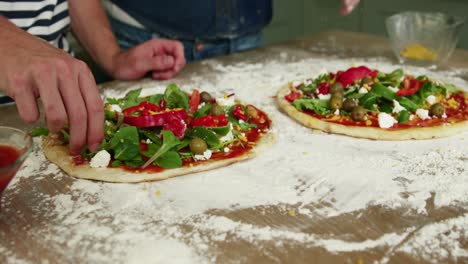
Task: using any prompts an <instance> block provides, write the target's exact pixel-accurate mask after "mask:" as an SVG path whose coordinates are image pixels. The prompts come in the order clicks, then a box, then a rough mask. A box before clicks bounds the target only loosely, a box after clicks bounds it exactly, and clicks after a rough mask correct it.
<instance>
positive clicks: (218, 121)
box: [190, 114, 228, 127]
mask: <svg viewBox="0 0 468 264" xmlns="http://www.w3.org/2000/svg"><path fill="white" fill-rule="evenodd" d="M227 124H228V120H227V118H226V115H224V114H220V115H216V116H213V115H211V114H210V115H207V116H203V117H199V118H196V119H193V120H192V122H191V123H190V125H191V126H192V127H195V126H203V127H222V126H226V125H227Z"/></svg>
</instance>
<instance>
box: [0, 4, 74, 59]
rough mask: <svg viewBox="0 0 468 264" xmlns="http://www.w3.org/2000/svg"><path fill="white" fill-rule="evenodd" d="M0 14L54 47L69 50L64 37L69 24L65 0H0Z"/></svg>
mask: <svg viewBox="0 0 468 264" xmlns="http://www.w3.org/2000/svg"><path fill="white" fill-rule="evenodd" d="M0 16H4V17H6V18H8V19H9V20H10V22H12V23H13V24H15V25H16V26H17V27H19V28H21V29H23V30H25V31H26V32H28V33H30V34H32V35H35V36H37V37H40V38H42V39H44V40H46V41H48V42H49V43H50V44H52V45H54V46H55V47H57V48H60V49H63V50H65V51H67V52H70V47H69V45H68V41H67V39H66V38H65V33H66V32H67V30H68V26H69V24H70V17H69V16H68V2H67V0H8V1H2V0H0Z"/></svg>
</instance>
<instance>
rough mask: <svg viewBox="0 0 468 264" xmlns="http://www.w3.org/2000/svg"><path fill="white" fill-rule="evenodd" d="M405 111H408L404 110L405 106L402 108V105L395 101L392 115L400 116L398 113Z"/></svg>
mask: <svg viewBox="0 0 468 264" xmlns="http://www.w3.org/2000/svg"><path fill="white" fill-rule="evenodd" d="M404 110H406V108H404V107H403V106H401V104H400V103H399V102H398V101H397V100H395V99H393V110H392V113H396V114H398V113H400V112H401V111H404Z"/></svg>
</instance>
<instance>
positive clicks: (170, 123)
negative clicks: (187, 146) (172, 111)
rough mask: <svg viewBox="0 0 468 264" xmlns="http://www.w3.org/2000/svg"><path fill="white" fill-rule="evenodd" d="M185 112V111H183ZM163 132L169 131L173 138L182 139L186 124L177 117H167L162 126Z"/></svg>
mask: <svg viewBox="0 0 468 264" xmlns="http://www.w3.org/2000/svg"><path fill="white" fill-rule="evenodd" d="M184 112H185V111H184ZM163 129H164V130H170V131H172V133H174V136H176V137H178V138H180V139H182V138H183V137H184V135H185V130H186V129H187V124H186V123H185V121H184V119H183V118H181V117H180V116H177V115H169V116H167V119H166V123H165V124H164V125H163Z"/></svg>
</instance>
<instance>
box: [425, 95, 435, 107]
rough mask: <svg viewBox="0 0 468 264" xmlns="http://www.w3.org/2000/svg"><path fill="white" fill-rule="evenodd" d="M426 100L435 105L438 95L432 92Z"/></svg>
mask: <svg viewBox="0 0 468 264" xmlns="http://www.w3.org/2000/svg"><path fill="white" fill-rule="evenodd" d="M426 102H427V103H428V104H430V105H433V104H434V103H435V102H436V97H435V96H434V95H432V94H431V95H429V96H428V97H427V98H426Z"/></svg>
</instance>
